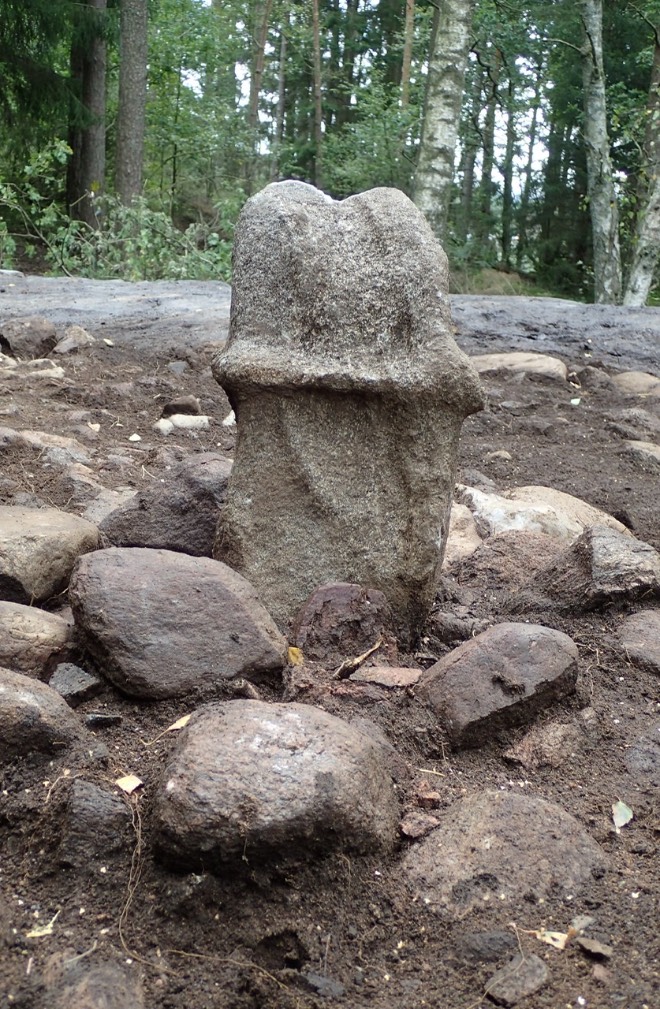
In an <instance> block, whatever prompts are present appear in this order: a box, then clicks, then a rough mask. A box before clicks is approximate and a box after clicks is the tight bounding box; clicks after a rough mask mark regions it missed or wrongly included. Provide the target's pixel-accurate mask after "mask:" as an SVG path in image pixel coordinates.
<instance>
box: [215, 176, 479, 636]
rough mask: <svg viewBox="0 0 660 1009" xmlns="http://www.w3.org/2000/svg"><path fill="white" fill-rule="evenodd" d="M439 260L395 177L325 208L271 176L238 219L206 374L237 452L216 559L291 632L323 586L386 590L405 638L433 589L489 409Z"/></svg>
mask: <svg viewBox="0 0 660 1009" xmlns="http://www.w3.org/2000/svg"><path fill="white" fill-rule="evenodd" d="M447 278H448V273H447V259H446V256H445V254H444V252H443V250H442V248H441V246H440V245H439V243H438V242H437V240H436V239H435V237H434V235H433V233H432V232H431V229H430V227H429V226H428V224H427V223H426V221H425V219H424V217H423V216H422V214H421V213H420V211H418V210H417V209H416V207H415V206H414V205H413V204H412V203H411V201H410V200H409V199H408V197H406V196H405V195H404V194H403V193H401V192H399V191H398V190H396V189H374V190H371V191H370V192H367V193H361V194H360V195H358V196H351V197H350V198H349V199H347V200H343V201H341V202H335V201H334V200H331V199H330V198H329V197H327V196H325V195H324V194H323V193H321V192H319V191H318V190H317V189H315V188H314V187H313V186H309V185H307V184H305V183H301V182H280V183H274V184H272V185H269V186H267V187H266V188H265V189H264V190H262V192H260V193H258V194H257V195H256V196H253V197H252V198H251V199H250V200H248V202H247V203H246V205H245V207H244V209H243V211H242V213H241V215H240V218H239V221H238V225H237V228H236V240H235V245H234V272H233V296H232V306H231V321H230V331H229V340H228V342H227V344H226V347H225V349H224V350H223V351H222V352H221V353H220V355H219V356H218V357H217V359H216V360H215V362H214V367H213V371H214V375H215V378H216V379H217V381H218V382H219V383H220V385H221V386H222V387H223V388H224V389H225V391H226V393H227V396H228V397H229V400H230V403H231V405H232V407H233V409H234V412H235V414H236V419H237V424H238V437H237V445H236V459H235V463H234V467H233V471H232V475H231V478H230V481H229V488H228V495H227V501H226V504H225V507H224V509H223V511H222V513H221V517H220V521H219V526H218V533H217V536H216V542H215V548H214V556H215V557H216V558H218V559H220V560H222V561H225V563H227V564H229V565H230V566H231V567H232V568H235V569H236V570H237V571H239V572H240V573H241V574H242V575H244V576H245V577H246V578H247V579H248V580H249V581H250V582H251V583H252V584H253V585H254V587H255V588H256V590H257V592H258V594H259V596H260V599H261V601H262V602H263V603H264V605H265V606H266V608H267V609H268V610H269V611H270V612H271V613H272V615H273V617H274V618H275V620H276V622H277V623H279V624H280V626H281V627H283V628H284V627H285V626H286V624H287V623H288V621H289V620H290V619H291V618H292V617H293V616H294V614H295V613H296V610H297V609H298V607H299V606H300V605H301V603H302V602H304V600H305V599H306V598H307V596H308V595H309V594H310V593H311V592H312V590H313V589H315V588H316V587H317V586H319V585H322V584H324V583H327V582H337V581H342V582H356V583H359V584H361V585H364V586H367V587H370V588H377V589H380V590H381V591H382V592H384V593H385V595H386V596H387V598H388V600H389V602H390V605H391V607H392V610H393V613H394V615H395V619H396V622H397V625H398V627H399V630H400V632H401V633H402V635H403V637H404V639H406V638H413V639H414V637H415V636H416V633H418V632H419V630H421V623H422V622H423V620H424V618H425V617H426V615H427V613H428V611H429V609H430V607H431V605H432V602H433V598H434V593H435V586H436V579H437V575H438V572H439V569H440V566H441V564H442V558H443V553H444V546H445V541H446V536H447V529H448V524H449V512H450V509H451V501H452V493H453V488H454V474H455V467H456V456H457V447H458V438H459V432H460V428H461V424H462V422H463V420H464V419H465V417H467V416H468V414H471V413H474V412H476V411H477V410H479V409H481V407H482V406H483V394H482V391H481V386H480V382H479V378H478V376H477V373H476V371H475V369H474V368H473V367H472V365H471V364H470V361H469V359H468V358H467V357H466V356H465V354H463V353H462V351H460V350H459V348H458V347H457V345H456V344H455V342H454V340H453V338H452V335H451V330H452V324H451V318H450V312H449V305H448V300H447Z"/></svg>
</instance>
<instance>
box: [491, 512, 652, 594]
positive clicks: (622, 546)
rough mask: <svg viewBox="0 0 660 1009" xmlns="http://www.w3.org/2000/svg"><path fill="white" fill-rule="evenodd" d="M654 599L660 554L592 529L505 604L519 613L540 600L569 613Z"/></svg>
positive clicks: (630, 538)
mask: <svg viewBox="0 0 660 1009" xmlns="http://www.w3.org/2000/svg"><path fill="white" fill-rule="evenodd" d="M654 596H655V597H657V596H660V554H659V553H658V551H657V550H654V549H653V547H652V546H651V545H650V544H649V543H644V542H643V540H638V539H635V538H634V537H633V536H630V535H629V534H627V535H625V536H624V535H622V534H621V533H620V532H618V531H617V530H616V529H611V528H609V527H607V526H601V525H596V526H592V528H590V529H586V530H585V532H583V533H582V535H581V536H580V537H579V538H578V539H577V540H576V541H575V543H573V544H572V546H570V547H568V549H566V550H564V551H563V552H562V553H561V554H560V555H559V557H558V558H557V559H556V560H555V561H553V562H552V563H551V564H550V565H548V567H546V568H543V569H542V570H541V571H539V572H537V574H536V575H534V577H533V578H532V579H531V580H530V581H529V582H528V583H527V585H526V586H523V587H522V589H520V591H519V592H518V593H516V594H515V595H514V596H513V597H512V598H511V600H510V608H511V609H512V610H513V611H514V612H525V611H526V610H527V609H529V608H534V607H536V606H537V605H538V599H539V597H541V599H546V600H548V601H550V602H551V603H555V604H556V605H557V606H559V607H560V608H561V609H563V610H566V611H569V612H583V611H585V610H593V609H596V608H597V607H599V606H603V605H605V604H607V603H614V602H617V601H618V602H622V601H624V600H633V599H639V598H642V597H644V598H645V599H651V598H653V597H654Z"/></svg>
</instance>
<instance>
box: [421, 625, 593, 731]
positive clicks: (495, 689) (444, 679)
mask: <svg viewBox="0 0 660 1009" xmlns="http://www.w3.org/2000/svg"><path fill="white" fill-rule="evenodd" d="M577 660H578V650H577V647H576V645H575V643H574V642H573V640H572V639H571V638H569V637H568V635H567V634H562V633H561V631H556V630H553V629H552V628H549V627H542V626H541V625H539V624H522V623H521V624H517V623H503V624H495V625H494V626H493V627H489V628H488V629H487V630H485V631H484V632H483V633H482V634H479V635H477V637H476V638H472V639H471V640H470V641H466V642H464V643H463V644H462V645H459V646H458V648H455V649H454V650H453V651H451V652H450V653H449V654H448V655H445V656H443V658H441V659H440V660H439V661H438V662H436V663H435V664H434V665H433V666H431V667H430V668H429V669H427V670H426V672H425V673H424V674H423V676H422V679H421V680H420V683H419V685H418V687H417V691H416V692H417V696H418V697H420V698H421V699H422V700H426V701H427V702H428V703H429V705H430V706H431V708H432V709H433V711H434V712H435V713H436V714H437V715H438V718H439V719H440V721H441V722H442V725H443V726H444V728H445V729H446V731H447V734H448V735H449V738H450V740H451V742H452V743H453V745H454V746H459V747H463V746H466V747H467V746H483V745H484V744H486V743H488V742H490V740H491V739H492V737H493V736H494V735H495V734H496V733H498V732H500V731H501V730H502V729H505V728H508V727H510V726H514V725H523V724H526V723H527V722H530V721H531V720H532V719H533V718H534V717H535V716H536V714H537V713H538V712H539V711H540V710H542V709H543V708H545V707H547V706H548V705H550V704H552V703H554V702H555V701H557V700H559V699H561V698H563V697H565V696H566V695H567V694H570V693H572V692H573V691H574V689H575V683H576V680H577Z"/></svg>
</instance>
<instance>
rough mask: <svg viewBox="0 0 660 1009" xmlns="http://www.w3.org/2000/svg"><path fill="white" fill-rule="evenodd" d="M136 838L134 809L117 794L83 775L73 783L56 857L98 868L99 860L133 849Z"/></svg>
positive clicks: (70, 863) (83, 868) (75, 865)
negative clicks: (86, 779)
mask: <svg viewBox="0 0 660 1009" xmlns="http://www.w3.org/2000/svg"><path fill="white" fill-rule="evenodd" d="M134 841H135V837H134V834H133V830H132V817H131V811H130V809H129V808H128V806H127V804H126V802H125V801H124V800H123V799H122V798H121V796H120V795H118V794H113V793H112V792H109V791H108V789H106V788H101V787H100V786H99V785H95V784H94V783H93V782H91V781H85V780H84V778H76V779H75V780H74V781H72V782H71V788H70V791H69V798H68V801H67V805H66V811H65V813H64V824H63V830H62V839H61V841H60V846H59V850H58V853H57V860H58V862H59V864H60V865H63V866H68V867H70V868H75V869H76V870H77V871H78V872H81V871H91V872H95V871H98V863H99V861H104V860H105V859H107V858H108V856H109V855H112V854H114V853H115V852H119V851H122V850H125V851H130V850H131V845H132V843H134Z"/></svg>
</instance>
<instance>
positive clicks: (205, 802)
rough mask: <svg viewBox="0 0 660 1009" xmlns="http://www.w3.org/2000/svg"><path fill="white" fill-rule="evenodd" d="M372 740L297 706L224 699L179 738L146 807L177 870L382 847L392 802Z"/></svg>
mask: <svg viewBox="0 0 660 1009" xmlns="http://www.w3.org/2000/svg"><path fill="white" fill-rule="evenodd" d="M387 767H388V754H387V751H386V750H385V748H384V747H383V745H382V744H380V743H379V742H378V741H377V740H376V739H374V738H373V737H372V736H369V735H367V734H366V733H364V732H362V731H360V730H359V729H357V728H355V727H353V726H351V725H348V724H347V723H346V722H344V721H342V720H341V719H339V718H336V717H335V716H334V715H330V714H328V713H327V712H325V711H322V710H321V709H319V708H315V707H312V706H311V705H305V704H267V703H265V702H263V701H243V700H241V701H230V702H225V703H219V704H211V705H208V706H206V707H204V708H201V709H199V710H198V711H197V712H196V713H195V714H194V716H193V718H192V719H191V721H190V722H189V724H188V726H187V727H186V728H185V729H184V730H183V732H182V734H181V738H180V739H179V741H178V743H177V746H176V748H175V750H174V753H173V754H172V757H171V759H170V761H169V764H168V765H167V767H166V769H165V772H164V775H163V779H162V782H161V785H160V787H159V791H158V794H157V797H156V803H155V820H156V830H157V834H158V842H157V843H158V848H159V849H160V852H161V853H162V855H163V856H164V857H165V859H166V860H167V861H168V862H170V863H174V864H175V865H179V866H184V867H185V866H187V867H199V866H204V867H206V868H213V867H214V866H217V865H218V864H220V863H222V862H225V861H228V860H232V859H240V858H241V857H245V858H247V859H248V861H250V860H251V859H253V858H261V857H264V856H266V857H267V856H272V855H277V854H280V855H281V854H289V853H292V852H297V853H300V852H310V851H315V852H318V851H319V850H321V851H324V850H328V849H334V848H344V849H354V850H358V851H373V850H383V849H385V850H387V849H390V848H392V846H393V844H394V840H395V836H396V829H397V823H398V814H399V810H398V803H397V800H396V795H395V791H394V786H393V783H392V778H391V776H390V774H389V772H388V770H387Z"/></svg>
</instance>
